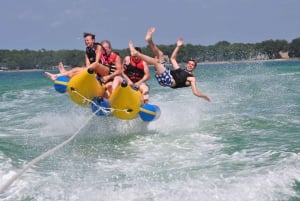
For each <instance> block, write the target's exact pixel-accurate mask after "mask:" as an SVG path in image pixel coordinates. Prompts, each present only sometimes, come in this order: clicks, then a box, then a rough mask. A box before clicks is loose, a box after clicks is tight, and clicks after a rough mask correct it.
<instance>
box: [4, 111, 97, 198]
mask: <svg viewBox="0 0 300 201" xmlns="http://www.w3.org/2000/svg"><path fill="white" fill-rule="evenodd" d="M101 109H102V108H99V109H98V110H96V111H95V112H93V114H92V115H91V116H90V117H89V118H87V119H86V121H85V122H84V123H83V125H82V126H81V127H80V128H78V129H77V131H76V132H75V133H74V134H73V135H72V136H71V137H70V138H68V139H67V140H65V141H64V142H62V143H61V144H59V145H57V146H55V147H53V148H52V149H50V150H48V151H47V152H45V153H43V154H41V155H40V156H38V157H36V158H35V159H33V160H32V161H30V162H29V163H27V164H26V165H25V166H24V167H23V168H22V169H21V170H19V171H18V172H17V174H15V175H14V176H13V177H11V178H10V179H9V180H8V181H7V182H6V183H5V184H4V185H3V186H2V187H0V194H2V193H4V191H6V189H7V188H8V187H9V186H10V185H11V184H12V183H13V182H14V181H15V180H17V179H18V178H19V177H20V176H21V175H22V174H23V173H24V172H25V171H26V170H27V169H29V168H30V167H31V166H32V165H34V164H35V163H37V162H38V161H40V160H42V159H44V158H45V157H47V156H49V155H50V154H52V153H53V152H55V151H57V150H58V149H60V148H62V147H63V146H64V145H66V144H67V143H69V142H70V141H71V140H73V139H74V138H75V137H76V136H77V135H78V134H79V132H80V131H81V130H82V129H83V128H84V127H85V126H86V125H87V124H88V122H89V121H90V120H91V119H92V118H93V116H95V115H96V113H97V112H99V111H100V110H101Z"/></svg>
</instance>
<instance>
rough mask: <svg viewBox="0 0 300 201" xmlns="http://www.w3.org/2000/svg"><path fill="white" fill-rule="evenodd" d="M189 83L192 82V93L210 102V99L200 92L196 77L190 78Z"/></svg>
mask: <svg viewBox="0 0 300 201" xmlns="http://www.w3.org/2000/svg"><path fill="white" fill-rule="evenodd" d="M188 81H189V82H191V87H192V92H193V94H194V95H195V96H198V97H200V98H203V99H205V100H207V101H208V102H210V98H209V97H208V96H207V95H205V94H203V93H201V92H200V91H199V90H198V88H197V84H196V78H195V77H188Z"/></svg>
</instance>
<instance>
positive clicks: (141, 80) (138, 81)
mask: <svg viewBox="0 0 300 201" xmlns="http://www.w3.org/2000/svg"><path fill="white" fill-rule="evenodd" d="M135 49H136V50H137V51H138V52H142V51H141V48H139V47H135ZM123 68H124V71H123V77H124V78H125V79H126V80H127V83H128V84H129V85H130V86H131V87H133V88H134V89H136V90H140V91H141V93H142V94H143V100H144V103H148V101H149V86H148V85H147V84H146V81H147V80H149V78H150V70H149V67H148V64H147V63H146V62H145V61H143V60H142V59H141V58H139V57H137V56H131V55H130V56H126V57H125V58H124V59H123Z"/></svg>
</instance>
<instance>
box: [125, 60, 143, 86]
mask: <svg viewBox="0 0 300 201" xmlns="http://www.w3.org/2000/svg"><path fill="white" fill-rule="evenodd" d="M124 73H125V74H126V75H127V76H128V78H129V79H130V80H131V81H132V82H133V83H135V82H138V81H140V80H141V79H142V78H143V77H144V75H145V72H144V64H143V60H141V59H138V60H136V59H135V57H132V56H130V63H129V65H126V69H125V71H124Z"/></svg>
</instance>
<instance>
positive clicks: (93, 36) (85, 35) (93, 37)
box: [83, 32, 96, 40]
mask: <svg viewBox="0 0 300 201" xmlns="http://www.w3.org/2000/svg"><path fill="white" fill-rule="evenodd" d="M87 36H91V37H92V39H93V40H95V38H96V36H95V34H92V33H87V32H84V33H83V38H85V37H87Z"/></svg>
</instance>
